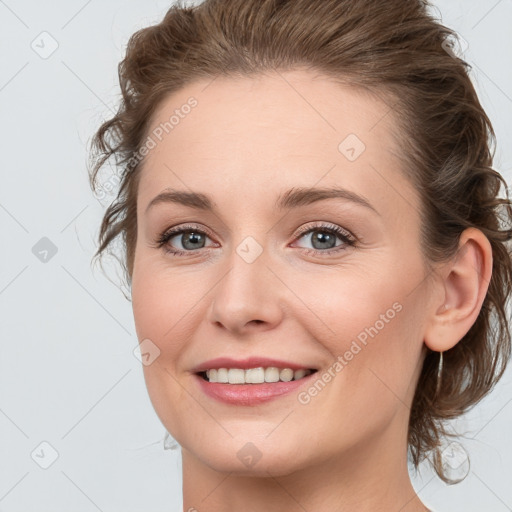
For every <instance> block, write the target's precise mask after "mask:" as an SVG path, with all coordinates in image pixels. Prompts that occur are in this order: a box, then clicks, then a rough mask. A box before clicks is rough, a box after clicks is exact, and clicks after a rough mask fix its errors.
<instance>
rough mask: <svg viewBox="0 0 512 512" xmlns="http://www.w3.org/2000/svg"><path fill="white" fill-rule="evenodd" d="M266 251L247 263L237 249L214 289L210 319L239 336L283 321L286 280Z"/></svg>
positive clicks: (271, 326)
mask: <svg viewBox="0 0 512 512" xmlns="http://www.w3.org/2000/svg"><path fill="white" fill-rule="evenodd" d="M268 263H269V261H268V258H266V257H265V252H263V253H262V254H261V255H260V256H259V257H258V258H257V259H256V260H255V261H253V262H251V263H248V262H247V261H245V260H244V259H243V258H242V257H241V256H240V255H239V254H238V253H237V252H236V251H233V255H232V257H231V258H230V260H229V265H230V268H229V270H228V271H227V272H225V273H224V275H223V277H222V278H221V279H220V281H219V282H218V283H217V285H216V286H215V287H214V288H213V290H212V292H211V296H212V303H211V305H210V307H209V310H208V321H209V322H211V323H213V324H215V325H216V326H217V327H220V328H224V329H226V330H227V331H229V332H231V333H233V334H236V335H238V336H240V335H242V334H244V333H250V332H255V331H261V330H268V329H273V328H275V327H276V326H277V325H278V324H279V323H280V322H281V320H282V317H283V312H282V309H281V306H282V304H284V302H285V300H286V299H285V296H284V295H285V293H286V292H285V290H284V288H285V287H284V285H283V283H282V282H281V281H280V280H279V279H278V278H277V277H276V273H277V272H276V270H275V269H271V268H269V265H268Z"/></svg>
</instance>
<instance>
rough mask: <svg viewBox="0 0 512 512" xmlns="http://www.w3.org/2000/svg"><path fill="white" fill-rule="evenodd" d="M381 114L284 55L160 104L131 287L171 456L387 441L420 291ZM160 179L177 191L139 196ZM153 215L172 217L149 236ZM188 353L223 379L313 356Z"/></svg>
mask: <svg viewBox="0 0 512 512" xmlns="http://www.w3.org/2000/svg"><path fill="white" fill-rule="evenodd" d="M191 97H193V99H191ZM171 116H174V117H173V118H172V119H171V121H170V118H171ZM392 122H393V119H392V111H391V109H390V107H389V106H388V105H386V104H385V103H383V102H381V101H378V100H376V99H375V98H373V97H370V96H369V95H368V94H367V93H366V92H364V91H359V92H358V91H356V90H353V89H351V88H346V87H341V86H340V85H337V84H335V83H334V82H332V81H329V80H327V79H325V78H321V77H318V76H315V75H313V74H310V73H309V72H306V71H298V70H297V71H293V72H286V73H282V74H277V73H275V74H268V75H265V76H259V77H257V78H239V79H234V78H221V77H219V78H216V79H215V80H213V81H206V80H205V81H201V82H196V83H194V84H192V85H188V86H187V87H186V88H184V89H183V90H182V91H180V92H179V93H176V94H174V95H172V96H171V97H169V98H167V99H166V101H165V103H163V104H162V105H161V106H160V108H159V110H158V112H157V115H156V116H155V117H154V119H153V121H152V123H151V127H150V130H149V132H148V134H149V135H150V137H151V139H152V142H151V141H149V139H148V143H147V147H148V151H149V152H148V154H147V157H146V162H145V166H144V169H143V171H142V174H141V181H140V186H139V193H138V205H137V218H138V233H137V244H136V250H135V262H134V272H133V281H132V298H133V311H134V317H135V325H136V330H137V335H138V338H139V341H140V342H142V343H143V344H144V345H143V346H142V352H144V353H146V354H147V355H146V356H145V362H144V364H145V365H144V367H143V368H144V375H145V380H146V383H147V387H148V392H149V396H150V398H151V400H152V403H153V405H154V407H155V410H156V412H157V414H158V415H159V417H160V419H161V421H162V422H163V424H164V425H165V427H166V428H167V429H168V431H169V432H170V433H171V434H172V436H173V437H174V438H175V439H176V440H177V441H178V442H179V443H180V445H181V446H182V448H183V453H184V457H185V456H186V457H188V458H189V460H194V461H195V462H196V463H198V464H200V463H203V464H205V465H207V466H209V467H210V468H213V469H215V470H219V471H233V472H239V473H247V474H249V473H252V474H258V473H260V474H266V472H267V471H269V472H270V473H271V474H272V475H279V474H281V475H284V474H287V473H291V472H292V471H295V470H298V469H303V468H306V467H308V466H311V465H314V464H318V463H321V462H322V463H324V462H325V461H326V460H327V459H332V457H333V456H336V460H341V461H342V460H344V459H343V456H346V457H349V456H350V455H351V454H354V453H355V452H354V450H358V453H359V452H360V451H362V450H363V451H364V450H366V451H368V453H371V454H372V456H378V454H379V453H380V454H382V453H381V452H382V450H385V449H391V450H394V451H396V450H397V449H398V450H400V451H404V450H405V445H404V442H405V439H406V435H407V422H408V417H409V407H410V404H411V401H412V397H413V393H414V388H415V385H416V380H417V378H418V375H419V371H420V367H421V362H422V356H423V352H422V348H423V333H424V330H425V327H426V324H427V315H428V312H429V307H430V305H431V302H432V301H431V299H432V293H431V292H429V290H428V288H427V287H428V279H426V276H427V271H426V269H425V267H424V263H423V260H422V256H421V252H420V238H419V237H420V215H419V199H418V195H417V193H416V192H415V190H414V188H413V187H412V185H410V183H409V182H408V181H407V180H406V179H405V178H404V177H403V176H402V173H401V166H403V164H402V163H401V162H400V161H399V160H398V159H397V157H396V156H393V152H394V153H395V154H399V153H400V148H399V147H397V146H396V145H395V142H394V141H393V139H392V137H391V127H392ZM309 189H311V191H309V192H307V193H304V191H305V190H309ZM316 189H321V190H322V191H327V190H334V189H336V190H337V191H338V196H334V195H333V194H332V193H331V192H315V191H314V190H316ZM164 192H168V193H169V192H171V193H178V192H179V193H181V195H178V194H174V196H173V195H168V196H167V200H165V199H166V197H165V196H162V197H161V198H160V200H157V201H155V202H153V204H151V203H152V201H153V200H154V198H155V197H157V196H159V195H160V194H162V193H164ZM195 194H198V195H200V197H196V196H195ZM173 199H174V200H173ZM150 204H151V206H150ZM171 228H173V229H174V228H176V229H178V230H179V229H183V230H184V231H185V232H184V233H183V232H182V233H180V234H176V233H174V234H172V235H170V236H169V237H167V238H168V239H167V241H166V242H165V243H164V244H163V245H162V246H161V247H158V240H159V239H160V237H161V236H162V235H163V234H165V233H166V232H168V231H169V230H170V229H171ZM187 230H188V231H187ZM336 230H338V233H337V232H336ZM172 250H177V251H181V252H180V253H178V254H175V253H171V252H168V251H172ZM218 358H228V359H229V360H230V361H212V360H215V359H218ZM261 359H268V360H274V361H265V360H263V361H262V360H261ZM275 361H279V362H275ZM205 367H206V368H208V367H210V368H229V367H232V368H233V369H234V371H232V372H229V373H228V374H227V378H228V379H230V380H231V381H232V382H238V381H237V380H236V379H238V378H240V377H241V376H242V377H245V375H247V376H248V378H249V379H251V378H255V379H257V378H259V377H260V376H261V375H262V374H263V375H265V371H262V370H255V371H253V372H245V369H247V368H256V367H264V368H266V367H278V368H291V369H300V368H304V369H306V370H308V369H309V370H311V369H314V370H316V372H315V373H312V374H310V375H309V376H306V377H305V378H303V379H300V380H296V381H295V380H293V381H291V382H288V383H273V382H271V383H268V384H251V383H249V384H232V383H231V384H230V383H224V384H222V383H213V382H212V383H208V382H206V381H205V380H204V378H203V377H202V376H200V375H198V373H197V372H198V371H199V370H200V369H205ZM237 369H238V371H237ZM242 370H244V371H242ZM214 373H215V372H210V373H209V375H210V376H211V374H214ZM278 374H279V375H280V376H282V377H283V379H284V380H285V381H286V379H289V378H290V375H291V373H290V372H289V371H284V372H279V373H278ZM295 375H296V374H295V373H293V376H294V378H295ZM266 376H267V379H268V380H273V379H275V378H276V371H275V370H268V371H267V372H266ZM217 377H218V378H220V379H221V380H222V379H223V378H224V377H225V372H224V371H223V370H221V371H219V372H217ZM297 377H300V373H298V374H297ZM384 441H385V442H384ZM249 443H250V444H249ZM404 455H405V451H404Z"/></svg>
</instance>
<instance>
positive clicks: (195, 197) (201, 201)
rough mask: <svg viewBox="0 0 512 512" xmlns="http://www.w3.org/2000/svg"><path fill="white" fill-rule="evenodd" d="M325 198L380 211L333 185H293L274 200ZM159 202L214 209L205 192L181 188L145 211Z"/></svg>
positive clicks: (281, 206)
mask: <svg viewBox="0 0 512 512" xmlns="http://www.w3.org/2000/svg"><path fill="white" fill-rule="evenodd" d="M326 199H343V200H346V201H350V202H353V203H355V204H358V205H360V206H363V207H365V208H368V209H370V210H372V211H373V212H375V213H376V214H377V215H380V213H379V212H378V211H377V210H376V209H375V208H374V207H373V206H372V204H371V203H370V202H369V201H368V199H366V198H365V197H364V196H361V195H359V194H356V193H355V192H352V191H350V190H347V189H344V188H341V187H333V188H307V187H295V188H291V189H290V190H287V191H286V192H285V193H283V194H281V195H279V197H278V198H277V201H276V208H277V209H278V210H285V209H288V210H289V209H292V208H299V207H301V206H307V205H309V204H312V203H316V202H318V201H323V200H326ZM160 203H174V204H181V205H183V206H188V207H190V208H195V209H197V210H204V211H211V212H213V211H215V209H216V208H215V205H214V203H213V202H212V200H211V199H210V197H209V196H207V195H206V194H202V193H200V192H186V191H182V190H172V189H166V190H164V191H163V192H161V193H160V194H158V195H157V196H156V197H154V198H153V199H152V200H151V202H150V203H149V204H148V206H147V208H146V213H147V212H148V210H149V209H150V208H152V207H154V206H155V205H157V204H160Z"/></svg>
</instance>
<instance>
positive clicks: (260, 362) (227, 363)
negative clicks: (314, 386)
mask: <svg viewBox="0 0 512 512" xmlns="http://www.w3.org/2000/svg"><path fill="white" fill-rule="evenodd" d="M259 367H264V368H268V367H276V368H290V369H292V370H301V369H305V370H307V369H310V370H313V369H315V368H313V367H312V366H308V365H304V364H298V363H292V362H291V361H282V360H279V359H269V358H267V357H249V358H247V359H231V358H230V357H217V358H216V359H210V360H209V361H205V362H204V363H201V364H200V365H198V366H196V367H195V368H194V369H193V370H192V371H193V372H195V373H200V372H205V371H206V370H212V369H219V368H240V369H248V368H259Z"/></svg>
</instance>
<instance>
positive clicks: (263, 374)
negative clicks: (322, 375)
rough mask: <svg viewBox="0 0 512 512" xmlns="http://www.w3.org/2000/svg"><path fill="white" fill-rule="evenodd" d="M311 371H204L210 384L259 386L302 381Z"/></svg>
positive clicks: (270, 369)
mask: <svg viewBox="0 0 512 512" xmlns="http://www.w3.org/2000/svg"><path fill="white" fill-rule="evenodd" d="M310 373H311V370H302V369H301V370H295V371H293V370H292V369H291V368H282V369H280V368H276V367H274V366H271V367H269V368H261V367H260V368H249V369H247V370H243V369H241V368H229V369H227V368H219V369H211V370H206V377H207V378H208V380H209V381H210V382H220V383H225V384H228V383H229V384H261V383H263V382H278V381H280V380H281V381H283V382H289V381H290V380H293V379H295V380H298V379H302V377H305V376H306V375H309V374H310Z"/></svg>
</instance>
